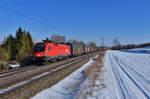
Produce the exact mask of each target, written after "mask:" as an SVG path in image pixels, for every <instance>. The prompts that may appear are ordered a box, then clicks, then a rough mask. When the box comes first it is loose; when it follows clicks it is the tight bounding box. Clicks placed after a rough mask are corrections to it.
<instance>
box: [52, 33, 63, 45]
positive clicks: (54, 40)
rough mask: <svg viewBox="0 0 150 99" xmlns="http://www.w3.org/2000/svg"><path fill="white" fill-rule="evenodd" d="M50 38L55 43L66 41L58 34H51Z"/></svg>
mask: <svg viewBox="0 0 150 99" xmlns="http://www.w3.org/2000/svg"><path fill="white" fill-rule="evenodd" d="M51 40H52V42H55V43H65V42H66V38H65V36H60V35H58V34H54V35H52V36H51Z"/></svg>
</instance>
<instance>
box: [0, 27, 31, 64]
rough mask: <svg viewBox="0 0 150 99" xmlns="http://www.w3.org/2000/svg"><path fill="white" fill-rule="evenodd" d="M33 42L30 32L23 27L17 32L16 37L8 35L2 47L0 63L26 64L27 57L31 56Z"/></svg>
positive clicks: (0, 47)
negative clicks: (14, 62) (16, 62)
mask: <svg viewBox="0 0 150 99" xmlns="http://www.w3.org/2000/svg"><path fill="white" fill-rule="evenodd" d="M32 49H33V40H32V37H31V34H30V32H29V31H26V30H25V29H24V30H23V29H22V28H21V27H19V28H18V30H17V31H16V34H15V36H13V35H12V34H10V35H8V36H7V37H5V38H4V40H3V41H2V44H1V45H0V61H5V62H6V61H13V60H16V61H18V62H19V63H25V60H26V59H28V58H27V57H29V56H31V54H32Z"/></svg>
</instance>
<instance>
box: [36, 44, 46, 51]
mask: <svg viewBox="0 0 150 99" xmlns="http://www.w3.org/2000/svg"><path fill="white" fill-rule="evenodd" d="M44 50H45V45H35V46H34V52H43V51H44Z"/></svg>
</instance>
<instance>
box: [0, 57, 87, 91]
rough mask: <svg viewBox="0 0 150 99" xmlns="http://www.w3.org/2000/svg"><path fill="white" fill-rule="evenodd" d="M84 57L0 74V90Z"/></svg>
mask: <svg viewBox="0 0 150 99" xmlns="http://www.w3.org/2000/svg"><path fill="white" fill-rule="evenodd" d="M88 55H90V54H88ZM85 56H86V55H82V56H78V57H74V58H71V59H68V60H63V61H59V62H55V63H52V64H49V65H44V66H31V67H24V68H20V69H16V70H12V71H10V72H5V73H1V74H0V89H4V88H7V87H9V86H11V85H14V84H16V83H19V82H22V81H26V80H28V79H30V78H33V77H35V76H37V75H40V74H42V73H43V72H46V71H47V70H51V69H55V68H57V67H60V65H64V64H66V63H70V62H72V61H74V60H76V59H79V58H83V57H85Z"/></svg>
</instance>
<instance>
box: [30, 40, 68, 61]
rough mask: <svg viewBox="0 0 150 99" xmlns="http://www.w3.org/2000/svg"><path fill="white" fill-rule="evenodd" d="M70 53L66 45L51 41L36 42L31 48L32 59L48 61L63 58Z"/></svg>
mask: <svg viewBox="0 0 150 99" xmlns="http://www.w3.org/2000/svg"><path fill="white" fill-rule="evenodd" d="M70 55H71V50H70V47H69V46H68V45H65V44H54V43H51V42H41V43H36V44H35V46H34V50H33V60H34V61H49V60H54V59H59V60H61V59H63V58H67V57H69V56H70Z"/></svg>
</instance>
